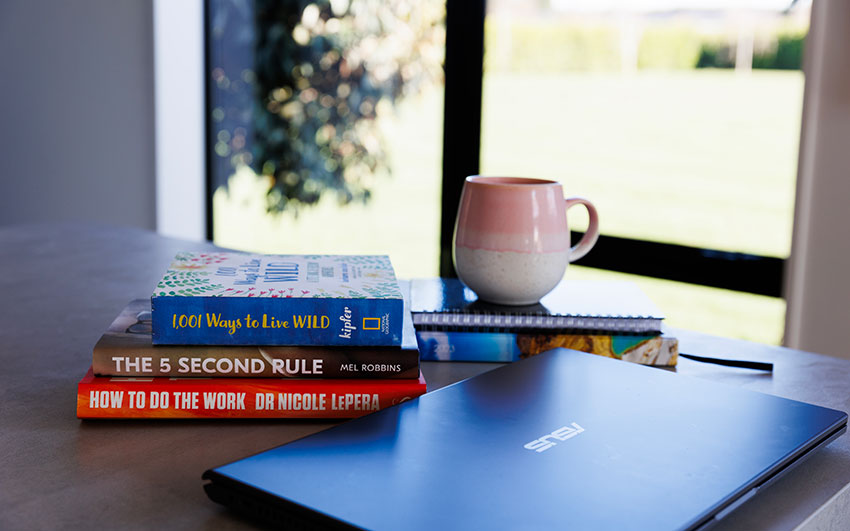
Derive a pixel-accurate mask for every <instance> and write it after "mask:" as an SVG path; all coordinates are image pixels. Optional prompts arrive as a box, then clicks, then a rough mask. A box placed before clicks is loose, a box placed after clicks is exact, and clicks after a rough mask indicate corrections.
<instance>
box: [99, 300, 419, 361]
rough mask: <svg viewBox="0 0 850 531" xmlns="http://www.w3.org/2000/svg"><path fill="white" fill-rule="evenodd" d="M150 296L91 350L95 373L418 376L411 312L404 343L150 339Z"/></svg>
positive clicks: (136, 303) (128, 311) (124, 315)
mask: <svg viewBox="0 0 850 531" xmlns="http://www.w3.org/2000/svg"><path fill="white" fill-rule="evenodd" d="M150 308H151V306H150V301H148V300H135V301H132V302H131V303H130V304H129V305H127V307H126V308H124V310H123V311H122V312H121V314H120V315H119V316H118V317H117V318H116V319H115V321H113V322H112V324H111V325H110V326H109V329H108V330H107V331H106V333H105V334H103V336H101V338H100V340H98V342H97V344H96V345H95V346H94V352H93V355H92V369H93V370H94V373H95V374H97V375H111V376H142V377H146V376H148V377H149V376H156V377H159V376H165V377H186V376H200V377H210V376H228V377H240V378H246V377H263V378H270V377H295V378H417V377H418V376H419V349H418V348H417V344H416V335H415V332H414V330H413V322H412V321H411V319H410V312H405V313H404V316H403V318H404V326H403V332H402V344H401V346H400V347H382V346H374V347H369V346H366V347H322V346H307V347H303V346H302V347H298V346H295V347H293V346H259V345H246V346H210V345H157V346H154V345H153V344H152V343H151V312H150Z"/></svg>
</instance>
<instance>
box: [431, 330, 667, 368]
mask: <svg viewBox="0 0 850 531" xmlns="http://www.w3.org/2000/svg"><path fill="white" fill-rule="evenodd" d="M416 338H417V340H418V342H419V350H420V352H421V359H422V361H474V362H501V363H508V362H512V361H517V360H519V359H522V358H527V357H529V356H534V355H537V354H540V353H541V352H545V351H547V350H550V349H553V348H557V347H564V348H570V349H573V350H580V351H582V352H589V353H591V354H597V355H600V356H605V357H609V358H616V359H621V360H624V361H631V362H635V363H640V364H642V365H653V366H659V367H671V366H675V365H676V363H677V361H678V354H679V343H678V340H676V338H673V337H667V336H661V335H616V334H615V335H599V334H552V333H544V332H540V333H535V334H517V333H510V332H453V331H450V332H446V331H433V330H417V331H416Z"/></svg>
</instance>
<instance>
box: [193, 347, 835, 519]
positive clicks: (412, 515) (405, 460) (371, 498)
mask: <svg viewBox="0 0 850 531" xmlns="http://www.w3.org/2000/svg"><path fill="white" fill-rule="evenodd" d="M846 420H847V416H846V414H845V413H842V412H840V411H835V410H831V409H826V408H822V407H818V406H814V405H810V404H805V403H801V402H796V401H792V400H787V399H783V398H779V397H775V396H770V395H764V394H760V393H755V392H751V391H747V390H744V389H739V388H735V387H729V386H726V385H722V384H717V383H714V382H709V381H703V380H699V379H694V378H689V377H685V376H681V375H677V374H674V373H670V372H667V371H663V370H658V369H651V368H647V367H643V366H639V365H635V364H630V363H624V362H621V361H617V360H611V359H607V358H603V357H599V356H594V355H589V354H584V353H580V352H575V351H569V350H566V349H556V350H554V351H550V352H548V353H545V354H541V355H539V356H535V357H532V358H530V359H527V360H523V361H520V362H516V363H513V364H510V365H507V366H505V367H502V368H499V369H496V370H493V371H490V372H488V373H485V374H482V375H480V376H477V377H475V378H471V379H469V380H465V381H463V382H460V383H457V384H455V385H453V386H450V387H446V388H443V389H440V390H438V391H435V392H432V393H429V394H427V395H424V396H422V397H420V398H418V399H416V400H413V401H410V402H407V403H404V404H402V405H400V406H397V407H393V408H390V409H386V410H383V411H380V412H377V413H374V414H372V415H369V416H366V417H363V418H360V419H357V420H353V421H350V422H347V423H345V424H342V425H339V426H337V427H334V428H332V429H329V430H326V431H324V432H321V433H318V434H315V435H312V436H309V437H306V438H303V439H300V440H298V441H295V442H292V443H290V444H286V445H283V446H280V447H278V448H274V449H272V450H268V451H266V452H263V453H260V454H257V455H254V456H252V457H248V458H246V459H242V460H240V461H236V462H234V463H231V464H228V465H225V466H221V467H218V468H216V469H214V470H212V471H208V472H207V473H206V474H205V477H206V478H210V479H212V480H213V483H216V482H218V483H219V484H226V485H231V486H232V485H239V487H240V488H242V489H245V490H247V491H248V492H253V493H256V494H258V495H259V499H261V500H265V501H266V502H268V500H281V502H282V503H283V505H282V506H283V507H284V508H286V507H290V508H292V507H294V508H295V509H296V512H297V510H298V508H299V507H303V508H306V509H308V510H310V511H316V512H318V513H320V514H323V515H326V516H329V517H332V518H334V519H336V520H339V521H340V522H343V523H347V524H351V525H354V526H358V527H363V528H367V529H422V530H433V529H440V528H446V527H449V528H470V529H472V528H475V529H532V528H567V527H569V528H584V529H587V528H610V529H615V528H616V529H634V528H647V529H681V528H694V527H699V526H701V525H703V524H705V523H706V522H707V521H710V520H711V519H712V518H713V517H714V516H715V515H717V514H718V513H719V512H720V511H723V510H727V511H728V510H729V508H730V507H733V506H734V505H736V503H737V501H740V500H741V499H744V498H745V497H749V496H748V495H747V494H748V493H752V492H755V491H754V490H753V489H754V488H756V487H758V486H759V485H761V484H763V483H764V482H765V481H767V480H769V479H770V478H771V477H772V476H773V475H775V474H776V473H777V472H778V471H781V470H783V469H784V468H785V467H787V466H789V465H790V464H792V463H793V462H794V461H795V460H796V459H798V458H799V457H800V456H801V455H804V454H805V453H806V452H807V450H809V449H811V448H813V447H815V446H817V445H818V444H820V443H822V442H824V441H825V440H826V439H828V438H829V437H830V436H834V435H835V434H836V433H839V432H840V430H841V429H842V426H844V425H846ZM269 495H271V496H269ZM745 495H747V496H745Z"/></svg>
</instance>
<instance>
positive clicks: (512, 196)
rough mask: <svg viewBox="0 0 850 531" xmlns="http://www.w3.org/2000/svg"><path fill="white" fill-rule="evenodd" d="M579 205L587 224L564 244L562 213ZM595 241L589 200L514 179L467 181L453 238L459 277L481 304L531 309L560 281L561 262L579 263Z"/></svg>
mask: <svg viewBox="0 0 850 531" xmlns="http://www.w3.org/2000/svg"><path fill="white" fill-rule="evenodd" d="M575 205H584V206H585V208H587V212H588V214H589V220H590V223H589V225H588V228H587V232H585V234H584V236H583V237H582V238H581V240H580V241H579V242H578V243H577V244H576V245H575V246H573V247H570V230H569V225H568V223H567V210H568V209H569V208H570V207H573V206H575ZM598 237H599V217H598V216H597V213H596V208H595V207H594V206H593V203H591V202H590V201H588V200H587V199H584V198H581V197H570V198H567V199H564V192H563V189H562V188H561V184H560V183H558V182H556V181H547V180H544V179H526V178H520V177H483V176H480V175H474V176H471V177H467V178H466V182H465V183H464V185H463V192H462V193H461V197H460V208H459V209H458V214H457V222H456V223H455V234H454V256H453V258H454V264H455V270H456V271H457V274H458V277H460V280H461V282H463V283H464V284H465V285H466V286H467V287H469V288H470V289H471V290H472V291H474V292H475V293H476V294H478V297H479V298H481V299H482V300H485V301H488V302H493V303H496V304H509V305H525V304H535V303H536V302H538V301H539V300H540V298H541V297H543V296H544V295H546V294H547V293H549V292H550V291H552V289H553V288H554V287H555V286H556V285H557V284H558V282H560V280H561V279H562V278H563V276H564V272H565V271H566V268H567V264H569V263H570V262H573V261H575V260H578V259H579V258H581V257H582V256H584V255H585V254H587V252H588V251H590V249H591V248H592V247H593V245H594V244H595V243H596V240H597V238H598Z"/></svg>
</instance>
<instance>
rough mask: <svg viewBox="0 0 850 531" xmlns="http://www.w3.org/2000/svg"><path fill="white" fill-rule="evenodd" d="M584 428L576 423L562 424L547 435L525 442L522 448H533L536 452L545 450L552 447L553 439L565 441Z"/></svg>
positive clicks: (554, 443)
mask: <svg viewBox="0 0 850 531" xmlns="http://www.w3.org/2000/svg"><path fill="white" fill-rule="evenodd" d="M583 431H584V428H582V427H581V426H579V425H578V424H576V423H575V422H573V423H572V428H571V427H569V426H562V427H560V428H558V429H557V430H555V431H553V432H552V433H550V434H549V435H544V436H543V437H540V438H539V439H534V440H533V441H531V442H529V443H526V444H525V446H524V448H525V449H526V450H535V451H537V452H545V451H546V450H548V449H549V448H552V447H553V446H555V445H556V444H558V443H557V442H555V441H566V440H567V439H570V438H572V437H575V436H576V435H578V434H579V433H581V432H583Z"/></svg>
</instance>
